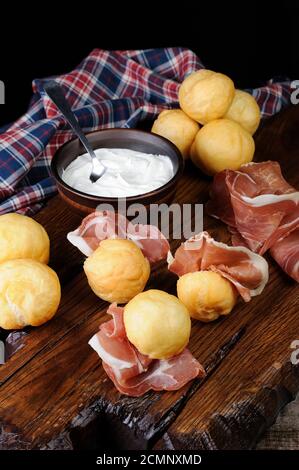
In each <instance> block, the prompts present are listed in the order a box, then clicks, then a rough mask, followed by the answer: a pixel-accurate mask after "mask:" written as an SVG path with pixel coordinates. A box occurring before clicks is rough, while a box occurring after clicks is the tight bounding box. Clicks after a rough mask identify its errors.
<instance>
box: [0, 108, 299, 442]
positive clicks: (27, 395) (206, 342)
mask: <svg viewBox="0 0 299 470" xmlns="http://www.w3.org/2000/svg"><path fill="white" fill-rule="evenodd" d="M298 129H299V107H292V108H289V109H288V110H287V111H285V112H283V113H281V114H280V115H277V116H276V117H275V118H272V119H270V120H269V121H267V123H266V124H265V125H264V127H263V128H262V129H260V130H259V132H258V133H257V135H256V144H257V145H256V147H257V149H256V157H255V160H267V159H272V160H278V161H279V162H280V164H281V167H282V170H283V173H284V175H285V176H286V177H287V179H288V180H289V182H290V183H291V184H293V185H294V186H297V187H298V188H299V172H298V165H299V132H298ZM208 187H209V180H208V179H207V178H204V177H203V176H202V175H200V173H199V172H198V171H197V170H196V169H195V168H194V167H193V166H192V165H191V164H188V165H187V168H186V171H185V175H184V178H183V179H182V180H181V182H180V185H179V189H178V192H177V201H178V202H179V203H190V202H191V203H195V202H197V203H198V202H205V201H206V200H207V198H208ZM36 219H37V220H38V221H39V222H41V223H42V224H43V225H44V226H45V228H46V229H47V231H48V233H49V236H50V238H51V243H52V247H51V261H50V265H51V266H52V267H53V268H54V269H55V270H56V271H57V272H58V274H59V276H60V280H61V283H62V286H63V295H62V302H61V306H60V308H59V311H58V313H57V315H56V316H55V317H54V319H53V320H52V321H50V322H49V323H48V324H45V325H43V326H41V327H39V328H36V329H31V330H29V334H28V335H27V336H26V337H25V339H24V345H23V347H22V348H21V349H20V350H19V351H17V352H16V353H15V354H14V355H13V356H12V357H11V358H10V359H9V360H8V362H7V363H6V364H5V365H2V366H1V367H0V383H1V387H0V416H1V418H0V419H1V428H0V429H1V431H0V433H1V434H0V446H1V448H4V449H8V448H17V449H32V448H37V449H44V448H47V449H78V448H98V449H99V450H103V449H107V448H108V449H109V448H110V449H111V448H112V449H116V448H120V449H131V448H133V449H137V448H138V449H144V448H152V447H153V448H159V449H165V448H175V449H232V448H233V449H247V448H252V447H254V446H255V445H256V443H257V442H258V440H259V439H260V437H261V436H262V434H263V433H264V431H265V430H266V429H267V428H268V427H269V426H270V425H271V424H272V423H273V422H274V420H275V418H276V416H277V414H278V413H279V411H280V410H281V409H282V408H283V407H284V406H285V405H286V404H287V403H288V402H289V401H290V400H292V399H293V398H294V397H295V395H296V392H297V391H298V389H299V368H298V367H297V366H294V365H292V364H291V363H290V355H291V352H292V351H291V349H290V345H291V343H292V341H293V340H295V339H299V314H298V313H299V312H298V294H299V286H298V284H296V283H295V282H294V281H292V280H291V279H290V278H288V277H287V276H286V275H285V274H284V273H283V272H282V271H281V270H280V269H279V267H278V266H276V265H275V263H274V261H273V260H272V259H271V258H267V259H268V261H269V265H270V281H269V283H268V285H267V286H266V288H265V291H264V292H263V294H262V295H260V296H259V297H256V298H254V299H253V300H252V301H251V302H250V303H248V304H244V303H242V302H239V304H238V305H237V306H236V308H235V309H234V311H233V312H232V314H231V315H230V316H229V317H227V318H225V319H223V320H220V321H217V322H214V323H212V324H201V323H200V322H194V324H193V328H192V337H191V342H190V349H191V351H192V352H193V354H194V355H195V357H196V358H198V359H199V360H200V362H202V363H203V364H204V366H205V368H206V370H207V378H206V379H205V380H203V381H202V380H195V381H194V382H192V383H190V384H188V385H186V386H185V387H184V388H183V389H182V390H179V391H177V392H173V393H148V394H147V395H145V396H144V397H142V398H129V397H124V396H121V395H120V394H119V393H118V392H117V391H116V390H115V389H114V387H113V385H112V383H111V382H110V380H109V379H108V378H107V377H106V375H105V373H104V371H103V368H102V366H101V362H100V361H99V359H98V357H97V355H96V353H95V352H94V351H93V350H92V349H91V348H90V346H88V344H87V342H88V340H89V339H90V337H91V336H92V335H93V334H94V333H95V332H96V331H97V329H98V327H99V324H100V323H101V322H102V321H106V320H107V315H105V311H106V308H107V304H106V303H105V302H103V301H101V300H99V299H98V298H97V297H96V296H95V295H94V294H93V293H92V292H91V290H90V288H89V287H88V284H87V281H86V278H85V275H84V273H83V271H82V262H83V256H82V255H80V253H79V252H78V251H77V250H76V249H75V248H74V247H73V246H71V245H70V244H69V243H68V242H67V240H66V234H67V232H68V231H69V230H71V229H73V228H75V227H76V226H77V225H78V224H79V222H80V219H79V217H78V216H77V215H75V214H73V213H71V212H70V211H69V210H68V208H67V207H66V206H65V205H64V203H63V202H62V201H61V200H60V199H59V198H58V197H56V198H54V199H52V200H51V201H50V202H49V203H48V205H47V207H46V208H45V209H44V210H42V211H41V212H40V213H39V214H38V215H37V217H36ZM205 229H208V230H210V232H211V234H212V235H214V236H217V238H218V239H219V240H220V239H221V240H227V239H228V235H227V231H226V228H225V227H224V226H223V225H221V224H220V223H219V222H217V221H216V220H214V219H211V218H209V217H205ZM177 244H178V243H173V244H172V248H174V246H177ZM175 284H176V277H175V276H174V275H172V274H170V273H169V272H168V271H167V268H166V264H165V263H160V264H159V265H157V266H155V267H154V269H153V271H152V275H151V278H150V281H149V285H148V287H150V288H153V287H154V288H160V289H164V290H166V291H168V292H170V293H175ZM3 335H4V333H3V332H2V336H3Z"/></svg>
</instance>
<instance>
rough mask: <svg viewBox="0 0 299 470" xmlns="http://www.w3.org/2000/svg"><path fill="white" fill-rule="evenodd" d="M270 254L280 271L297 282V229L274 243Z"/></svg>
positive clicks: (298, 277)
mask: <svg viewBox="0 0 299 470" xmlns="http://www.w3.org/2000/svg"><path fill="white" fill-rule="evenodd" d="M270 253H271V255H272V256H273V258H274V259H275V261H276V262H277V263H278V264H279V265H280V266H281V267H282V269H283V270H284V271H285V272H286V273H288V275H289V276H291V277H292V278H293V279H295V281H297V282H299V229H297V230H294V231H293V232H291V233H290V235H288V236H287V237H285V238H283V239H282V240H281V241H279V242H276V243H275V245H273V246H272V248H271V249H270Z"/></svg>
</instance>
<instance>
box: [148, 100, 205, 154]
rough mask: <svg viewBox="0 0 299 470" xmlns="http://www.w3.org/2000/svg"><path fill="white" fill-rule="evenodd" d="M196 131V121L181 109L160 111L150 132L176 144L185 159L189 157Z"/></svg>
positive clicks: (197, 129) (197, 127)
mask: <svg viewBox="0 0 299 470" xmlns="http://www.w3.org/2000/svg"><path fill="white" fill-rule="evenodd" d="M198 131H199V125H198V123H197V122H195V121H193V119H191V118H189V116H187V114H185V113H184V111H182V110H181V109H169V110H165V111H162V113H160V114H159V116H158V118H157V119H156V120H155V122H154V124H153V127H152V132H154V133H155V134H159V135H161V136H162V137H166V139H168V140H170V141H171V142H172V143H173V144H174V145H176V146H177V148H178V149H179V151H180V152H181V154H182V156H183V158H185V159H186V158H188V157H189V152H190V147H191V144H192V142H193V141H194V139H195V136H196V134H197V132H198Z"/></svg>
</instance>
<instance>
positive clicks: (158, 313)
mask: <svg viewBox="0 0 299 470" xmlns="http://www.w3.org/2000/svg"><path fill="white" fill-rule="evenodd" d="M124 323H125V328H126V333H127V337H128V339H129V341H130V342H131V343H132V344H133V345H134V346H135V347H136V348H137V349H138V351H140V352H141V353H142V354H145V355H147V356H149V357H150V358H152V359H168V358H170V357H172V356H175V355H176V354H179V353H180V352H181V351H182V350H183V349H184V348H185V347H186V346H187V344H188V342H189V337H190V331H191V320H190V315H189V312H188V310H187V309H186V307H185V306H184V304H182V302H180V300H179V299H178V298H177V297H175V296H174V295H170V294H167V293H166V292H163V291H161V290H155V289H152V290H148V291H146V292H142V293H141V294H138V295H136V297H134V298H133V299H132V300H130V302H129V303H128V304H127V305H126V306H125V310H124Z"/></svg>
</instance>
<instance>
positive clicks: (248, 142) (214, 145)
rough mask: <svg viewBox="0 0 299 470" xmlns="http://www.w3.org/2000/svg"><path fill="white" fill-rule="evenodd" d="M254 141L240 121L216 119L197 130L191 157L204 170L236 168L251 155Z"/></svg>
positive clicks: (217, 170)
mask: <svg viewBox="0 0 299 470" xmlns="http://www.w3.org/2000/svg"><path fill="white" fill-rule="evenodd" d="M254 149H255V145H254V140H253V138H252V136H251V135H250V134H249V132H247V131H246V130H245V129H244V128H243V127H242V126H240V124H238V123H237V122H234V121H231V120H230V119H216V120H215V121H212V122H210V123H209V124H206V125H205V126H204V127H202V128H201V129H200V131H199V132H198V133H197V135H196V138H195V141H194V144H193V145H192V149H191V159H192V161H193V163H194V164H195V165H196V166H198V167H199V168H200V169H201V170H202V171H203V172H204V173H206V174H208V175H214V174H216V173H218V172H219V171H222V170H225V169H230V170H238V169H239V168H240V166H241V165H243V164H244V163H249V162H251V161H252V159H253V155H254Z"/></svg>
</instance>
